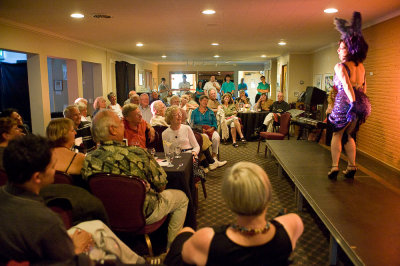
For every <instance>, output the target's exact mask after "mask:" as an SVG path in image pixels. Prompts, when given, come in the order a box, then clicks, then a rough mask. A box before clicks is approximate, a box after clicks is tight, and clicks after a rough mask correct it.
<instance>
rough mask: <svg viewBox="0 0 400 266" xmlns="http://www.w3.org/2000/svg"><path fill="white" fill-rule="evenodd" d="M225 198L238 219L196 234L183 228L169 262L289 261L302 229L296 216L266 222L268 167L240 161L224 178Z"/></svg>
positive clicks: (268, 199)
mask: <svg viewBox="0 0 400 266" xmlns="http://www.w3.org/2000/svg"><path fill="white" fill-rule="evenodd" d="M221 192H222V197H223V198H224V201H225V202H226V204H227V205H228V208H229V209H230V210H231V211H232V212H234V213H235V214H236V215H237V217H236V221H235V222H234V223H233V224H230V225H225V226H223V227H220V228H218V229H217V228H211V227H204V228H202V229H200V230H198V231H197V232H194V231H193V229H191V228H188V227H186V228H183V229H182V231H181V233H180V234H179V235H178V236H177V237H176V238H175V240H174V242H173V243H172V245H171V248H170V252H169V254H168V255H167V257H166V260H165V261H164V263H165V264H167V265H177V264H179V263H180V262H182V261H183V262H185V263H188V264H194V265H206V264H207V265H288V264H289V262H288V258H289V256H290V254H291V252H292V251H293V250H294V248H295V246H296V242H297V240H298V238H299V237H300V235H301V234H302V232H303V223H302V221H301V219H300V217H299V216H298V215H297V214H293V213H291V214H285V215H282V216H279V217H276V218H274V219H272V220H270V221H268V220H266V218H265V217H266V214H267V209H268V204H269V202H270V201H271V198H272V188H271V184H270V182H269V179H268V176H267V174H266V173H265V172H264V170H263V169H262V168H261V167H260V166H258V165H256V164H254V163H250V162H240V163H237V164H235V165H234V166H233V167H232V168H231V169H230V171H228V173H227V176H226V177H225V178H224V180H223V182H222V190H221Z"/></svg>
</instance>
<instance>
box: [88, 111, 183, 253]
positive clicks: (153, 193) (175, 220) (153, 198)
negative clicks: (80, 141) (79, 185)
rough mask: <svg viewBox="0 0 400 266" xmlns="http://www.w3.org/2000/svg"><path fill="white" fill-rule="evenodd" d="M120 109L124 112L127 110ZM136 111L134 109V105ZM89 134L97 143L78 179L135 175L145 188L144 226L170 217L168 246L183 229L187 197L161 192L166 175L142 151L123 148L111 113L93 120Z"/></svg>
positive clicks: (120, 127) (121, 127)
mask: <svg viewBox="0 0 400 266" xmlns="http://www.w3.org/2000/svg"><path fill="white" fill-rule="evenodd" d="M127 106H128V107H129V106H130V105H126V106H124V110H123V112H124V111H127V110H126V109H125V107H127ZM134 107H135V110H137V106H134ZM93 135H94V137H95V139H96V140H98V141H100V146H99V148H98V149H97V150H95V151H93V152H91V153H89V154H88V155H87V156H86V158H85V162H84V166H83V168H82V177H83V178H84V179H88V177H89V176H91V175H93V174H95V173H114V174H120V175H128V176H131V175H133V176H137V177H139V178H141V179H142V180H144V181H145V182H146V184H147V187H148V192H147V194H146V199H145V202H144V206H143V210H144V212H145V213H144V215H145V217H146V224H152V223H155V222H157V221H159V220H161V219H162V218H163V217H164V216H165V215H167V214H170V220H169V224H168V246H169V245H170V244H171V242H172V240H173V239H174V238H175V236H176V234H177V233H178V232H179V230H180V229H181V228H182V226H183V222H184V221H185V217H186V210H187V204H188V198H187V197H186V195H185V193H184V192H182V191H180V190H175V189H165V187H166V185H167V174H166V173H165V171H164V169H163V168H162V167H161V166H160V165H158V163H157V162H156V160H155V159H154V158H153V156H151V155H150V154H149V153H148V152H147V151H146V150H145V149H142V148H139V147H134V146H128V147H127V146H125V145H124V144H123V138H124V124H123V122H122V121H120V119H119V118H118V116H117V115H116V114H115V113H113V112H111V111H108V110H106V111H102V112H100V113H99V114H98V115H97V116H96V117H95V118H94V119H93Z"/></svg>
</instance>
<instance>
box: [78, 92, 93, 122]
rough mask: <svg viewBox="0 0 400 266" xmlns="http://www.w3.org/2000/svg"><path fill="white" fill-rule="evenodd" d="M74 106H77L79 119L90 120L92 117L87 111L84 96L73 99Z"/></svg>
mask: <svg viewBox="0 0 400 266" xmlns="http://www.w3.org/2000/svg"><path fill="white" fill-rule="evenodd" d="M75 106H76V107H77V108H78V110H79V113H80V114H81V121H87V122H92V118H91V117H90V115H88V113H87V101H86V99H84V98H78V99H76V100H75Z"/></svg>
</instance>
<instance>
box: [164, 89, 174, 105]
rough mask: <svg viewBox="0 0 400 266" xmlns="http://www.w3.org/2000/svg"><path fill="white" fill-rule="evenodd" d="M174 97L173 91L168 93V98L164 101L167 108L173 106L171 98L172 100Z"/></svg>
mask: <svg viewBox="0 0 400 266" xmlns="http://www.w3.org/2000/svg"><path fill="white" fill-rule="evenodd" d="M173 96H174V95H173V94H172V90H169V91H168V94H167V97H166V98H165V100H164V103H165V105H167V106H170V105H171V98H172V97H173Z"/></svg>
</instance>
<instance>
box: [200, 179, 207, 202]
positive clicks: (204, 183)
mask: <svg viewBox="0 0 400 266" xmlns="http://www.w3.org/2000/svg"><path fill="white" fill-rule="evenodd" d="M201 187H202V188H203V195H204V198H205V199H206V198H207V190H206V182H205V181H203V180H202V181H201Z"/></svg>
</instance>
